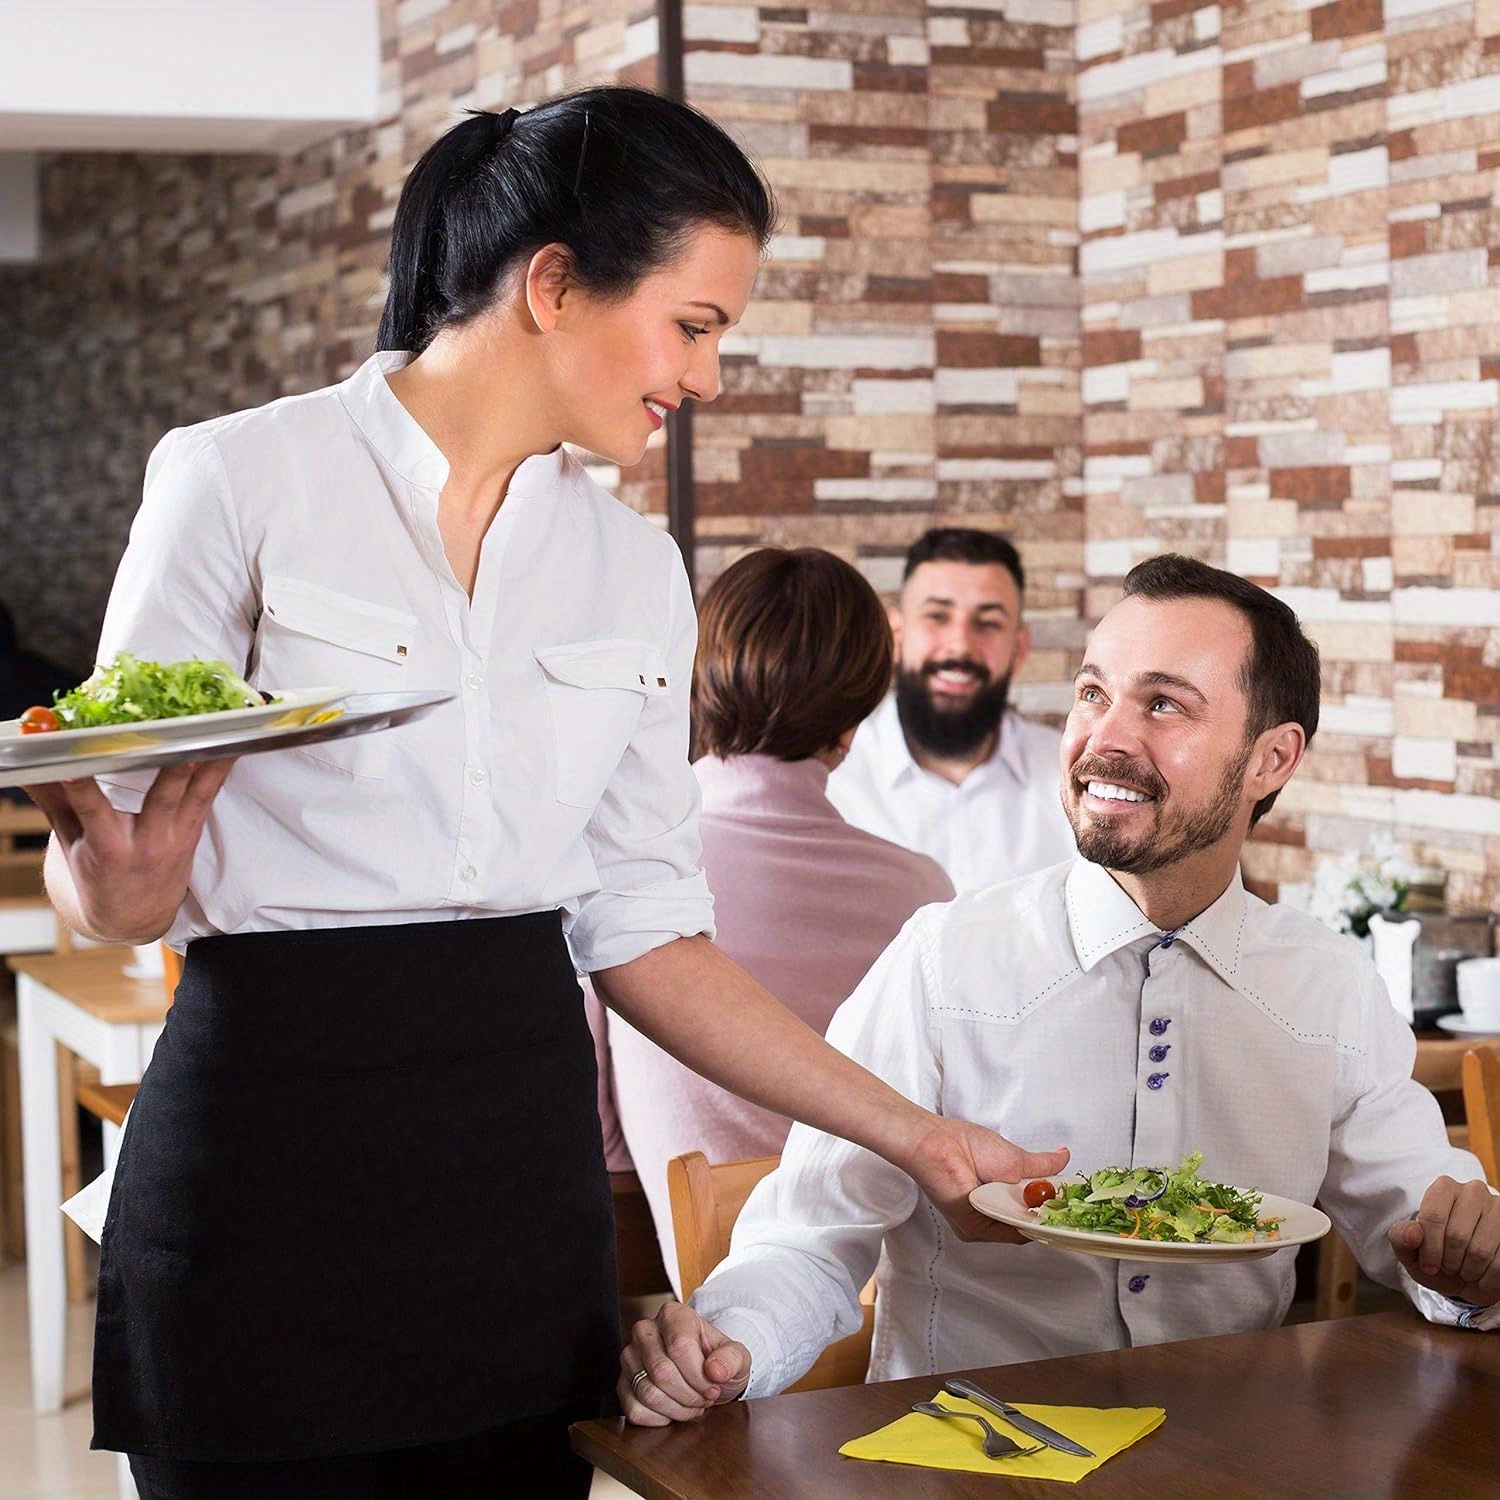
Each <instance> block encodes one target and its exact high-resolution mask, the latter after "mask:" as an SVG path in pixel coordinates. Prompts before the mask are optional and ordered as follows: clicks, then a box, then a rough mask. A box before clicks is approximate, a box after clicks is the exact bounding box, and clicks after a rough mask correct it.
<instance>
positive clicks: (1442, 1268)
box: [1387, 1177, 1500, 1307]
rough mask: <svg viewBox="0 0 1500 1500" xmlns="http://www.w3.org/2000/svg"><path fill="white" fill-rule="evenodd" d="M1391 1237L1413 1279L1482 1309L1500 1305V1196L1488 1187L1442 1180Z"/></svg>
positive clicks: (1436, 1183)
mask: <svg viewBox="0 0 1500 1500" xmlns="http://www.w3.org/2000/svg"><path fill="white" fill-rule="evenodd" d="M1387 1238H1388V1239H1389V1240H1390V1242H1391V1249H1392V1250H1394V1251H1395V1253H1396V1259H1397V1260H1399V1261H1400V1262H1401V1264H1402V1265H1403V1266H1404V1267H1405V1268H1406V1272H1407V1275H1409V1276H1410V1277H1411V1278H1412V1280H1413V1281H1419V1282H1421V1283H1422V1285H1423V1286H1425V1287H1431V1288H1432V1290H1433V1291H1435V1292H1440V1293H1441V1294H1442V1295H1443V1296H1445V1297H1454V1298H1456V1299H1458V1300H1459V1301H1462V1302H1472V1303H1474V1304H1475V1305H1476V1306H1479V1307H1489V1306H1490V1305H1491V1304H1492V1303H1494V1302H1500V1195H1497V1194H1495V1193H1493V1192H1491V1191H1490V1189H1489V1188H1488V1187H1487V1186H1486V1185H1485V1184H1484V1183H1482V1182H1455V1181H1454V1180H1453V1178H1451V1177H1439V1178H1438V1179H1437V1181H1436V1182H1434V1183H1433V1184H1432V1186H1431V1187H1430V1188H1428V1189H1427V1191H1426V1192H1425V1193H1424V1194H1423V1195H1422V1206H1421V1207H1420V1208H1419V1209H1418V1210H1417V1216H1416V1218H1415V1219H1401V1220H1398V1221H1397V1222H1396V1223H1395V1224H1392V1225H1391V1227H1390V1229H1389V1230H1388V1231H1387Z"/></svg>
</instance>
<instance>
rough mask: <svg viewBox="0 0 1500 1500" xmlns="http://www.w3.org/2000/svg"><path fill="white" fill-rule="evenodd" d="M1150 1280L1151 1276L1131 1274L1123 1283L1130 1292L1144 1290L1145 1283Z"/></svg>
mask: <svg viewBox="0 0 1500 1500" xmlns="http://www.w3.org/2000/svg"><path fill="white" fill-rule="evenodd" d="M1150 1280H1151V1278H1150V1277H1149V1276H1132V1277H1131V1278H1130V1280H1129V1281H1127V1282H1126V1283H1125V1285H1126V1286H1128V1287H1129V1288H1130V1290H1131V1291H1132V1292H1144V1291H1145V1290H1146V1283H1147V1282H1148V1281H1150Z"/></svg>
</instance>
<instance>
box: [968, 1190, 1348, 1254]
mask: <svg viewBox="0 0 1500 1500" xmlns="http://www.w3.org/2000/svg"><path fill="white" fill-rule="evenodd" d="M1022 1189H1023V1184H1021V1183H1018V1182H983V1183H980V1185H979V1186H978V1187H977V1188H975V1189H974V1191H973V1192H972V1193H970V1194H969V1202H970V1203H972V1204H973V1205H974V1207H975V1208H977V1209H978V1210H979V1212H980V1213H982V1214H985V1215H987V1216H988V1217H989V1218H991V1219H998V1220H999V1221H1000V1222H1001V1223H1002V1224H1009V1225H1010V1226H1011V1227H1012V1228H1013V1229H1019V1230H1020V1231H1021V1233H1022V1234H1024V1235H1025V1236H1026V1238H1027V1239H1029V1240H1035V1241H1036V1242H1037V1243H1038V1244H1041V1245H1050V1246H1051V1247H1052V1248H1053V1249H1054V1250H1071V1251H1072V1252H1074V1253H1075V1254H1077V1255H1103V1256H1107V1257H1108V1258H1109V1259H1110V1260H1210V1261H1225V1260H1258V1259H1259V1258H1260V1257H1261V1256H1263V1255H1275V1253H1276V1252H1277V1251H1278V1250H1285V1249H1286V1248H1287V1247H1288V1246H1289V1245H1305V1244H1307V1243H1308V1241H1310V1240H1318V1239H1322V1237H1323V1236H1324V1235H1325V1234H1327V1233H1328V1231H1329V1230H1330V1229H1332V1228H1333V1224H1332V1222H1331V1221H1330V1220H1329V1218H1328V1215H1327V1214H1325V1213H1324V1212H1323V1211H1322V1210H1321V1209H1317V1208H1313V1207H1312V1206H1311V1205H1310V1204H1307V1203H1298V1202H1297V1201H1296V1200H1295V1199H1292V1198H1278V1197H1277V1196H1276V1194H1275V1193H1262V1194H1261V1196H1260V1208H1261V1213H1262V1214H1263V1215H1264V1216H1265V1217H1266V1218H1280V1219H1281V1221H1282V1222H1281V1230H1280V1235H1279V1237H1278V1238H1277V1239H1274V1240H1254V1241H1251V1242H1249V1243H1246V1244H1240V1245H1172V1244H1165V1243H1163V1242H1161V1241H1160V1240H1127V1239H1126V1238H1125V1236H1124V1235H1120V1234H1100V1233H1098V1232H1097V1231H1095V1230H1090V1229H1064V1228H1062V1227H1060V1226H1054V1227H1052V1228H1049V1227H1048V1226H1047V1225H1045V1224H1041V1223H1039V1222H1038V1221H1037V1216H1036V1210H1035V1209H1031V1208H1027V1207H1026V1205H1025V1203H1023V1202H1022V1201H1021V1192H1022Z"/></svg>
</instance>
